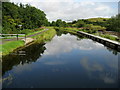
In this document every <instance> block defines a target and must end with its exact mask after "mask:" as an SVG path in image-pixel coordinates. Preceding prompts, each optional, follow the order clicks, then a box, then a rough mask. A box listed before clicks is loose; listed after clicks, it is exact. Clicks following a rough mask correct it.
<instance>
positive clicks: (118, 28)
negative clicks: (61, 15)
mask: <svg viewBox="0 0 120 90" xmlns="http://www.w3.org/2000/svg"><path fill="white" fill-rule="evenodd" d="M51 26H57V27H76V28H81V29H86V30H93V31H94V30H107V31H115V32H120V15H116V16H114V17H111V18H90V19H78V20H74V21H72V22H69V23H66V22H65V21H62V20H61V19H58V20H56V21H52V23H51Z"/></svg>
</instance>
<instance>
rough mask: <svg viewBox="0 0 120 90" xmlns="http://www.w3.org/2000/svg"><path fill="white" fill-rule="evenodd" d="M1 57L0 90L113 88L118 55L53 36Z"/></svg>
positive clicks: (82, 41) (95, 44)
mask: <svg viewBox="0 0 120 90" xmlns="http://www.w3.org/2000/svg"><path fill="white" fill-rule="evenodd" d="M21 52H24V54H20V53H17V54H15V53H13V54H11V55H8V56H6V57H3V88H117V87H118V55H119V52H117V51H115V50H112V49H110V48H108V47H105V46H104V45H102V44H100V43H98V42H95V41H93V40H91V39H87V38H83V37H78V36H75V35H71V34H69V33H67V34H61V35H56V36H55V37H54V38H53V39H52V40H51V41H49V42H46V43H43V44H38V43H36V44H33V45H31V46H29V47H26V48H25V49H23V50H21Z"/></svg>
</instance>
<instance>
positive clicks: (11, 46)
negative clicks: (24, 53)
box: [0, 40, 24, 55]
mask: <svg viewBox="0 0 120 90" xmlns="http://www.w3.org/2000/svg"><path fill="white" fill-rule="evenodd" d="M23 45H24V41H22V40H19V41H9V42H6V43H5V44H2V45H0V51H2V53H1V54H2V55H6V54H9V53H10V52H12V51H13V50H15V49H16V48H18V47H21V46H23Z"/></svg>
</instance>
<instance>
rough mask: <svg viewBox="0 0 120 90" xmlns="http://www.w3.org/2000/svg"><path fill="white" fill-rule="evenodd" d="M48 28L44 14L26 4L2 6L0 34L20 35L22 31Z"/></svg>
mask: <svg viewBox="0 0 120 90" xmlns="http://www.w3.org/2000/svg"><path fill="white" fill-rule="evenodd" d="M41 26H49V22H48V20H47V18H46V14H45V13H44V12H43V11H41V10H40V9H37V8H35V7H32V6H30V5H28V4H26V5H23V4H19V5H16V4H14V3H10V2H3V4H2V27H3V29H2V33H20V31H21V30H23V29H34V28H38V27H41Z"/></svg>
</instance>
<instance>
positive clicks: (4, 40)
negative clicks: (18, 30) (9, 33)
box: [0, 29, 49, 44]
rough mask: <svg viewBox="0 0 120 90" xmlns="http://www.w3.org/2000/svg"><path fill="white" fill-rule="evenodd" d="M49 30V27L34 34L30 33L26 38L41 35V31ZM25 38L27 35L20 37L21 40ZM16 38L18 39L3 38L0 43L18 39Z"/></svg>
mask: <svg viewBox="0 0 120 90" xmlns="http://www.w3.org/2000/svg"><path fill="white" fill-rule="evenodd" d="M48 30H49V29H45V30H44V31H41V32H39V33H35V34H32V35H28V36H26V38H28V37H33V36H36V35H39V34H41V33H43V32H46V31H48ZM24 38H25V37H18V40H21V39H24ZM16 40H17V38H11V39H2V40H0V44H4V43H6V42H8V41H16Z"/></svg>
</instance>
